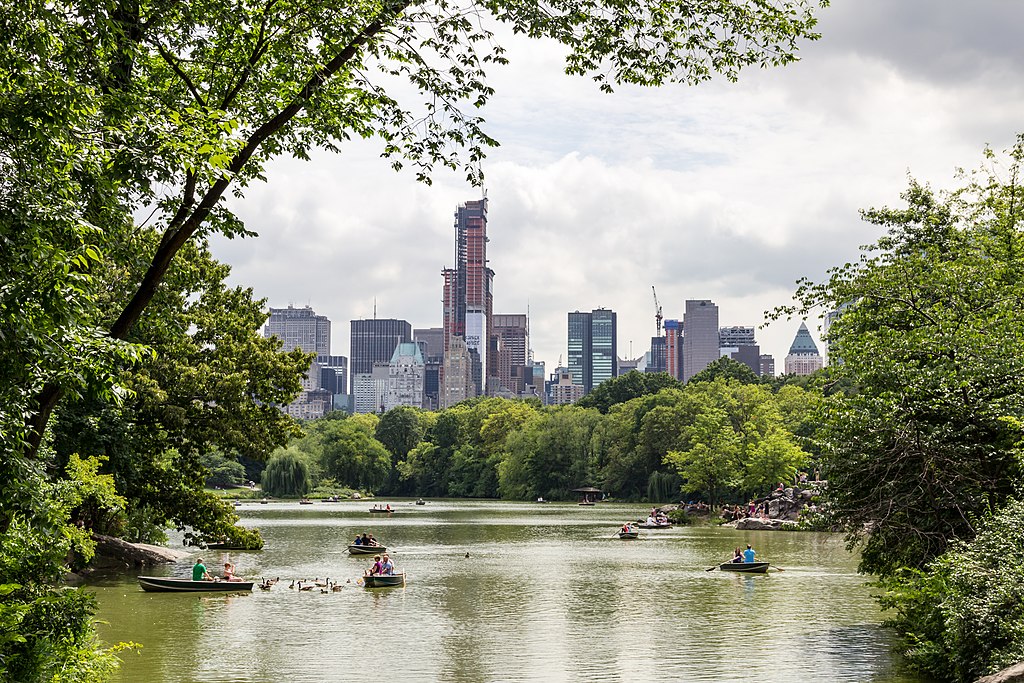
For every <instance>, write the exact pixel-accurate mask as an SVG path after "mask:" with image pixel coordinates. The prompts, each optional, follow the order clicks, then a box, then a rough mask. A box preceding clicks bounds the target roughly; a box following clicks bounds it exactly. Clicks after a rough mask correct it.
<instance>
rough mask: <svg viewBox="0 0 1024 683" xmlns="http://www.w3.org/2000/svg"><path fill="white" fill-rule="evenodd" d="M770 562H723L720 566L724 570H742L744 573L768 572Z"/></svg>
mask: <svg viewBox="0 0 1024 683" xmlns="http://www.w3.org/2000/svg"><path fill="white" fill-rule="evenodd" d="M769 564H770V563H769V562H723V563H722V564H720V565H718V568H719V569H721V570H722V571H723V572H741V573H743V574H767V573H768V565H769Z"/></svg>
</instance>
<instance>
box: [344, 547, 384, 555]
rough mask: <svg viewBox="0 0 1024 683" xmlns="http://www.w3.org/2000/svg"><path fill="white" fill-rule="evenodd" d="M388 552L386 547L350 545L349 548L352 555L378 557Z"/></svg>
mask: <svg viewBox="0 0 1024 683" xmlns="http://www.w3.org/2000/svg"><path fill="white" fill-rule="evenodd" d="M387 551H388V548H387V546H384V545H350V546H349V547H348V552H349V554H351V555H376V554H377V553H386V552H387Z"/></svg>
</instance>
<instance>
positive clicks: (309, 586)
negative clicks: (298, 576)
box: [299, 581, 316, 591]
mask: <svg viewBox="0 0 1024 683" xmlns="http://www.w3.org/2000/svg"><path fill="white" fill-rule="evenodd" d="M315 587H316V586H315V585H314V584H312V583H307V584H306V585H305V586H303V585H302V582H301V581H299V590H300V591H311V590H313V589H314V588H315Z"/></svg>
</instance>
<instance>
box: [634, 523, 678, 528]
mask: <svg viewBox="0 0 1024 683" xmlns="http://www.w3.org/2000/svg"><path fill="white" fill-rule="evenodd" d="M637 526H639V527H640V528H641V529H671V528H672V523H671V522H665V523H664V524H647V523H646V522H645V523H644V524H638V525H637Z"/></svg>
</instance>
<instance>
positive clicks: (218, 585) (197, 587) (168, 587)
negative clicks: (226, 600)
mask: <svg viewBox="0 0 1024 683" xmlns="http://www.w3.org/2000/svg"><path fill="white" fill-rule="evenodd" d="M252 584H253V582H252V581H190V580H189V579H172V578H167V577H164V576H140V577H139V585H140V586H142V590H144V591H148V592H151V593H208V592H214V591H218V592H224V591H231V592H235V591H251V590H252Z"/></svg>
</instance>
